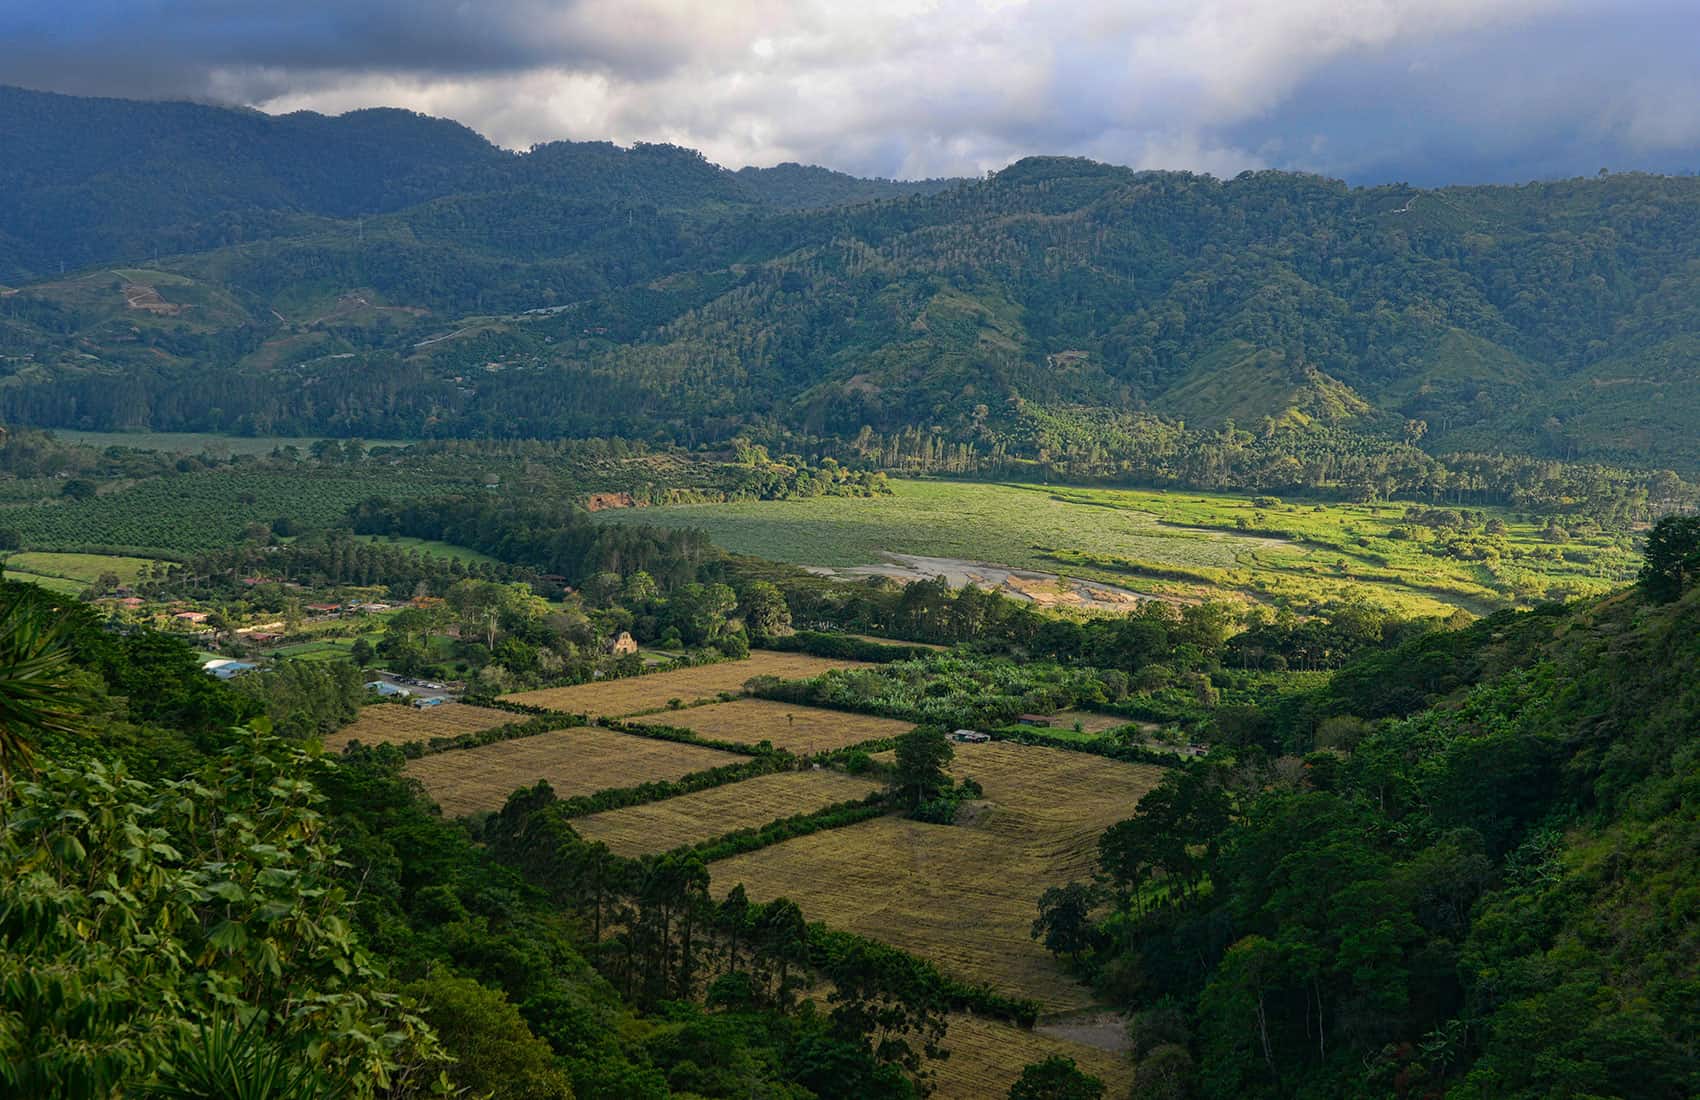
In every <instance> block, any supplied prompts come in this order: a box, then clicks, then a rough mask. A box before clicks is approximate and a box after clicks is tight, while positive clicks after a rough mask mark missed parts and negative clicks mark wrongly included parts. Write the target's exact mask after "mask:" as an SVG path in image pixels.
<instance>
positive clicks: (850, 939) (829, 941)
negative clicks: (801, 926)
mask: <svg viewBox="0 0 1700 1100" xmlns="http://www.w3.org/2000/svg"><path fill="white" fill-rule="evenodd" d="M851 955H862V956H868V955H872V956H873V957H875V958H878V959H882V960H885V961H888V962H893V963H896V964H898V965H900V966H902V967H903V969H905V970H907V971H908V972H909V977H910V978H911V980H912V981H913V982H914V983H915V984H921V985H924V986H925V987H926V988H929V989H931V990H932V991H933V992H935V993H936V994H937V995H938V996H939V997H941V998H942V999H943V1000H944V1001H945V1002H946V1003H947V1004H948V1005H949V1006H950V1007H951V1008H953V1009H956V1010H958V1011H963V1012H972V1013H975V1014H976V1015H980V1016H989V1017H991V1018H992V1019H995V1020H1004V1021H1007V1022H1009V1023H1013V1024H1016V1025H1017V1026H1019V1027H1023V1028H1029V1029H1031V1028H1032V1027H1033V1025H1034V1024H1035V1023H1037V1022H1038V1021H1039V1004H1038V1002H1037V1001H1033V1000H1030V999H1028V998H1026V997H1011V996H1009V995H1008V994H1005V993H999V992H998V991H997V990H995V989H993V988H992V987H991V986H989V985H987V984H985V983H983V982H982V983H979V984H970V983H968V982H965V981H963V980H961V979H960V978H955V977H952V976H951V975H949V974H947V973H945V972H944V971H943V970H941V969H939V967H938V966H937V965H935V964H934V963H932V962H929V961H928V960H926V959H923V958H921V957H920V956H919V955H913V954H911V953H909V952H908V951H905V950H903V949H902V948H900V947H893V946H891V945H890V944H888V943H885V942H883V941H881V940H876V939H871V938H869V937H867V936H863V935H859V934H858V933H855V932H845V931H842V930H840V929H834V928H828V927H827V926H826V925H825V924H823V923H820V922H818V921H817V922H815V923H812V924H810V925H809V964H810V965H811V966H812V967H814V968H815V969H816V970H818V971H820V972H822V973H824V974H826V975H827V977H828V978H829V979H830V978H831V977H832V974H833V972H834V971H835V969H837V966H836V965H835V964H837V963H838V962H839V960H842V959H844V958H845V957H846V956H851ZM904 984H909V983H904Z"/></svg>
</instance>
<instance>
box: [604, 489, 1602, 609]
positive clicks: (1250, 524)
mask: <svg viewBox="0 0 1700 1100" xmlns="http://www.w3.org/2000/svg"><path fill="white" fill-rule="evenodd" d="M892 487H893V489H894V492H893V494H892V495H891V496H889V497H876V498H872V499H854V500H851V499H843V498H827V497H820V498H814V499H807V500H786V501H747V502H737V503H731V504H710V505H681V506H673V507H665V508H646V509H634V510H630V511H614V512H603V513H598V518H599V519H602V520H604V521H605V522H614V523H658V524H665V525H670V526H683V527H700V528H702V529H703V530H705V531H707V532H708V534H709V535H710V536H711V537H712V538H713V539H714V541H715V542H716V543H718V544H719V545H721V546H723V547H725V548H726V549H728V550H732V551H734V552H738V553H745V554H753V555H756V556H758V557H764V558H769V559H772V560H776V561H785V562H792V563H796V564H800V565H820V566H832V567H837V568H844V567H851V566H857V565H868V564H874V563H878V562H880V561H881V560H882V557H881V556H882V555H883V554H886V553H895V554H917V555H925V556H930V557H944V558H961V559H966V560H969V561H980V562H991V563H995V564H1000V565H1008V566H1015V567H1018V568H1024V569H1032V570H1039V571H1045V572H1053V573H1061V574H1065V575H1068V576H1072V577H1078V578H1083V579H1090V580H1095V581H1102V582H1106V583H1110V584H1115V585H1119V586H1122V587H1125V588H1129V589H1133V590H1136V591H1140V592H1146V593H1150V594H1154V595H1168V596H1182V597H1201V596H1223V595H1226V596H1232V597H1237V598H1242V599H1248V600H1258V601H1262V602H1267V603H1272V604H1276V605H1279V606H1288V607H1293V608H1295V609H1297V610H1301V611H1304V610H1314V609H1318V608H1321V607H1324V606H1326V605H1328V604H1331V603H1335V602H1338V601H1342V600H1348V599H1353V598H1359V597H1362V598H1367V599H1369V600H1372V601H1373V602H1375V603H1378V604H1381V605H1384V606H1387V607H1390V608H1394V609H1397V610H1400V611H1404V612H1407V613H1412V614H1435V613H1442V612H1444V611H1446V610H1448V609H1449V608H1452V607H1463V608H1466V609H1469V610H1471V611H1474V612H1478V613H1479V612H1482V611H1486V610H1489V609H1492V608H1495V607H1502V606H1511V605H1527V604H1531V603H1536V602H1539V601H1542V600H1547V599H1563V598H1568V597H1570V596H1575V595H1581V594H1585V593H1590V592H1598V591H1603V590H1605V589H1608V588H1611V587H1614V586H1616V585H1618V584H1621V583H1622V582H1624V581H1625V580H1627V579H1629V578H1630V577H1631V576H1633V573H1634V552H1633V549H1632V547H1631V546H1630V545H1629V540H1628V539H1627V538H1624V537H1621V536H1617V537H1614V536H1610V535H1603V534H1597V535H1592V536H1588V537H1581V536H1578V535H1572V534H1570V533H1568V532H1559V533H1555V534H1549V533H1548V532H1547V531H1546V529H1545V521H1544V520H1541V521H1538V522H1537V521H1535V520H1534V519H1531V518H1528V517H1521V516H1518V515H1514V514H1512V513H1508V512H1505V511H1502V510H1495V509H1484V510H1483V511H1484V512H1485V513H1486V516H1487V518H1488V519H1491V520H1497V521H1499V523H1500V524H1503V525H1504V528H1503V531H1496V532H1495V533H1493V534H1491V535H1490V534H1486V533H1484V532H1481V531H1479V530H1478V531H1477V532H1475V533H1474V534H1471V535H1467V536H1465V535H1460V534H1458V533H1449V532H1445V531H1438V530H1436V529H1433V528H1430V527H1427V526H1424V525H1421V524H1416V523H1407V522H1406V521H1405V519H1404V516H1405V511H1406V509H1407V508H1408V507H1410V505H1409V504H1407V503H1404V502H1398V503H1393V504H1380V505H1375V504H1340V503H1326V504H1319V503H1313V502H1301V501H1277V500H1273V499H1272V498H1265V497H1260V498H1252V497H1248V496H1239V495H1224V494H1211V493H1197V492H1182V491H1168V492H1165V491H1157V490H1124V489H1082V488H1059V487H1056V486H1039V485H1014V484H990V483H982V482H956V481H904V480H899V481H894V482H893V483H892Z"/></svg>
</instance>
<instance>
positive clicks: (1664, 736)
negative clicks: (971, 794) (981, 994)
mask: <svg viewBox="0 0 1700 1100" xmlns="http://www.w3.org/2000/svg"><path fill="white" fill-rule="evenodd" d="M1684 552H1685V553H1687V554H1688V555H1689V558H1688V568H1689V569H1690V573H1689V576H1690V577H1691V576H1692V572H1691V570H1692V566H1693V564H1694V559H1693V557H1692V555H1693V552H1694V550H1693V541H1692V535H1690V536H1689V542H1688V544H1687V548H1686V550H1685V551H1684ZM1697 637H1700V591H1694V590H1690V591H1688V592H1687V593H1686V595H1684V596H1682V597H1681V598H1680V599H1676V600H1674V601H1673V602H1670V603H1666V604H1659V603H1654V602H1651V601H1649V599H1648V598H1646V596H1645V595H1643V594H1642V593H1640V592H1626V593H1621V594H1618V595H1616V596H1613V597H1611V598H1608V599H1605V600H1603V601H1599V602H1591V603H1581V604H1573V605H1570V606H1569V607H1559V606H1556V605H1554V606H1550V607H1547V608H1545V609H1542V610H1538V611H1535V612H1531V613H1523V614H1510V613H1507V614H1501V615H1496V616H1493V617H1492V618H1489V619H1486V620H1483V621H1482V622H1480V623H1478V624H1476V625H1475V626H1473V627H1471V628H1469V629H1467V630H1464V631H1460V632H1457V633H1445V632H1441V633H1435V634H1430V635H1427V636H1425V637H1423V638H1421V639H1419V640H1417V641H1414V642H1410V643H1407V644H1406V645H1405V646H1403V647H1401V648H1399V649H1397V650H1394V651H1392V652H1390V653H1378V654H1375V655H1372V656H1369V657H1366V658H1363V659H1362V660H1360V661H1359V662H1357V663H1355V664H1353V665H1349V666H1348V667H1347V668H1345V669H1343V670H1342V671H1341V672H1339V673H1337V674H1336V675H1335V676H1334V678H1333V680H1332V682H1331V683H1330V684H1329V686H1328V687H1327V688H1325V689H1323V690H1321V691H1319V692H1317V693H1315V694H1313V695H1312V696H1310V697H1308V698H1307V697H1302V696H1297V697H1293V698H1290V699H1288V700H1286V701H1284V702H1283V703H1281V704H1279V705H1277V706H1274V707H1271V708H1267V709H1266V710H1265V711H1264V712H1263V713H1262V714H1259V715H1255V716H1254V715H1251V714H1241V715H1238V716H1237V717H1236V718H1235V720H1234V721H1233V723H1232V724H1233V728H1235V729H1236V730H1238V731H1239V736H1240V737H1241V738H1242V739H1243V742H1244V743H1245V745H1246V749H1247V751H1246V754H1245V756H1244V760H1246V761H1254V760H1256V759H1257V758H1258V756H1259V755H1260V752H1261V751H1264V750H1267V751H1269V752H1271V753H1277V752H1286V753H1290V754H1294V755H1291V756H1288V757H1287V764H1286V765H1283V764H1282V763H1280V762H1279V761H1276V762H1275V763H1274V764H1273V766H1272V767H1270V766H1267V765H1259V764H1252V765H1251V766H1242V767H1240V768H1238V769H1232V768H1226V767H1203V768H1198V769H1193V770H1192V771H1190V772H1189V773H1188V774H1186V775H1184V776H1176V777H1174V778H1173V779H1172V780H1170V781H1168V782H1166V783H1165V784H1164V786H1163V787H1162V788H1159V790H1158V791H1157V792H1156V793H1154V794H1153V795H1151V796H1147V798H1146V799H1144V800H1143V801H1142V802H1141V805H1140V812H1139V814H1138V815H1137V816H1136V817H1135V818H1133V819H1132V820H1130V821H1128V822H1124V823H1122V824H1120V825H1117V826H1115V827H1114V828H1112V829H1111V830H1110V831H1109V832H1108V833H1107V834H1105V836H1104V838H1103V842H1102V844H1101V848H1100V853H1101V857H1102V861H1103V867H1104V870H1105V872H1106V878H1105V880H1104V884H1103V886H1104V889H1105V893H1104V895H1103V897H1104V898H1105V900H1106V904H1107V907H1108V909H1109V911H1110V913H1111V914H1112V915H1110V916H1107V917H1105V918H1104V919H1103V920H1102V923H1100V924H1099V925H1098V927H1097V928H1096V929H1095V930H1093V931H1091V932H1089V933H1086V934H1085V936H1084V938H1083V939H1075V940H1072V941H1070V940H1068V939H1066V938H1065V939H1063V940H1059V941H1058V942H1057V946H1058V947H1059V948H1063V949H1067V948H1071V947H1072V948H1073V950H1074V951H1075V952H1076V953H1077V957H1078V958H1079V959H1081V960H1082V963H1083V965H1084V966H1085V967H1086V968H1087V969H1089V970H1091V971H1092V972H1094V973H1095V974H1096V975H1097V977H1098V980H1099V982H1100V986H1101V988H1102V989H1104V990H1105V991H1106V992H1110V993H1111V994H1112V995H1113V996H1118V997H1121V998H1124V999H1125V1001H1126V1003H1129V1004H1130V1005H1132V1006H1134V1007H1136V1008H1139V1009H1141V1010H1142V1014H1141V1015H1139V1016H1138V1017H1137V1019H1136V1023H1135V1028H1134V1030H1135V1035H1136V1047H1137V1048H1138V1049H1137V1050H1136V1054H1137V1056H1139V1057H1140V1058H1142V1065H1143V1066H1144V1067H1145V1068H1144V1069H1142V1073H1144V1074H1147V1075H1148V1077H1149V1080H1150V1081H1152V1082H1153V1083H1155V1082H1158V1081H1164V1080H1167V1081H1169V1082H1171V1083H1172V1082H1175V1081H1180V1080H1186V1079H1190V1080H1192V1081H1194V1082H1195V1083H1196V1086H1197V1087H1198V1090H1199V1092H1200V1093H1201V1094H1202V1095H1203V1096H1206V1097H1234V1098H1249V1097H1276V1096H1303V1097H1335V1096H1340V1097H1345V1096H1369V1095H1378V1096H1380V1095H1388V1096H1433V1097H1438V1096H1443V1095H1444V1096H1447V1097H1470V1098H1477V1097H1479V1098H1483V1100H1485V1098H1488V1097H1493V1098H1496V1100H1510V1098H1523V1097H1527V1098H1531V1100H1532V1098H1535V1097H1559V1096H1564V1097H1581V1096H1614V1097H1631V1096H1633V1097H1648V1098H1652V1097H1669V1098H1671V1100H1677V1098H1680V1097H1687V1096H1691V1095H1693V1094H1694V1090H1695V1089H1696V1087H1700V1061H1697V1060H1696V1057H1695V1051H1694V1046H1693V1023H1694V1011H1695V999H1694V998H1695V980H1694V975H1695V973H1696V967H1697V966H1700V936H1697V935H1696V927H1697V923H1696V921H1697V916H1700V913H1697V910H1696V900H1695V891H1694V886H1693V874H1694V866H1695V864H1694V857H1695V851H1696V845H1697V844H1700V831H1697V829H1696V821H1697V820H1700V818H1697V816H1696V809H1697V807H1696V797H1697V792H1700V786H1697V779H1700V770H1697V767H1696V747H1697V746H1696V740H1695V734H1694V714H1695V711H1696V708H1697V706H1700V700H1697V698H1696V694H1695V684H1696V683H1697V682H1700V680H1697V673H1700V646H1697V645H1696V638H1697ZM1224 728H1227V727H1226V726H1224ZM1194 1064H1196V1067H1197V1069H1196V1073H1194V1072H1193V1071H1192V1070H1191V1068H1190V1067H1191V1066H1192V1065H1194ZM1153 1087H1155V1085H1153ZM1171 1087H1173V1085H1172V1084H1171ZM1151 1095H1163V1096H1179V1095H1183V1092H1182V1091H1167V1092H1165V1091H1155V1092H1152V1093H1151Z"/></svg>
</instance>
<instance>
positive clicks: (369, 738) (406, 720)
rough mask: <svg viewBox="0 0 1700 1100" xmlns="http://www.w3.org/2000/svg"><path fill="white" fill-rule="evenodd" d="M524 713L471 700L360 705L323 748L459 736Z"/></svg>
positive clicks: (519, 719) (519, 718)
mask: <svg viewBox="0 0 1700 1100" xmlns="http://www.w3.org/2000/svg"><path fill="white" fill-rule="evenodd" d="M525 720H526V716H525V715H523V714H515V713H513V712H512V711H507V710H497V709H496V708H495V707H475V706H472V705H471V704H470V703H444V704H442V705H441V706H436V707H423V708H422V707H413V706H407V705H404V704H401V703H373V704H371V705H370V706H364V707H361V708H360V717H358V718H356V719H355V720H354V721H353V722H350V723H349V724H348V725H346V726H344V727H342V728H341V729H339V730H337V731H336V732H335V733H332V734H328V735H326V737H325V748H327V749H330V750H332V751H333V752H341V751H342V750H343V749H345V748H347V747H348V745H349V743H350V742H353V741H358V742H360V743H361V744H362V745H402V744H406V743H407V742H409V741H429V740H430V739H431V738H433V737H458V736H459V735H461V734H463V733H477V732H478V731H479V730H488V729H495V728H496V727H497V726H505V725H507V724H508V723H509V722H523V721H525Z"/></svg>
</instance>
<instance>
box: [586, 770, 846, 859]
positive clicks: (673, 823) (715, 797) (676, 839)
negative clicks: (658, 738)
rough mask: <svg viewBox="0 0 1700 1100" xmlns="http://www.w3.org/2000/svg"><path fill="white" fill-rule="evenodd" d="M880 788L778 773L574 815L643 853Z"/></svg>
mask: <svg viewBox="0 0 1700 1100" xmlns="http://www.w3.org/2000/svg"><path fill="white" fill-rule="evenodd" d="M878 789H879V783H878V782H877V781H875V780H872V779H858V778H857V777H855V776H853V775H846V774H844V773H843V772H836V771H827V770H824V769H823V770H821V771H814V770H810V771H801V772H777V773H775V774H773V775H758V776H756V777H755V778H753V779H746V780H744V781H743V782H741V783H729V784H727V785H726V786H724V787H712V788H710V789H708V790H706V791H695V792H693V793H691V794H685V795H680V796H679V797H678V798H669V799H666V800H664V801H661V802H650V803H646V804H644V805H642V806H627V807H625V808H623V809H619V810H608V811H605V812H603V813H598V814H587V815H586V816H584V817H578V818H574V819H573V828H574V829H575V830H577V831H578V834H579V835H580V836H582V837H584V838H585V839H586V840H599V841H601V842H602V843H604V844H606V845H608V847H609V848H611V849H613V850H614V852H615V853H616V854H618V855H622V856H634V857H635V856H643V855H649V854H651V853H654V852H666V851H670V850H672V849H674V848H677V847H679V846H681V845H684V844H697V843H700V842H702V841H704V840H713V839H714V838H715V837H717V836H725V835H726V834H727V833H732V832H737V831H738V830H740V829H755V828H760V827H761V826H763V825H766V824H767V823H768V822H770V821H773V820H776V819H778V818H782V817H792V816H795V815H797V814H806V813H813V812H814V811H816V810H824V809H826V808H827V807H828V806H833V805H836V804H838V803H840V802H855V801H857V800H859V799H862V798H866V797H867V796H868V795H870V794H872V793H873V792H874V791H876V790H878Z"/></svg>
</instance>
